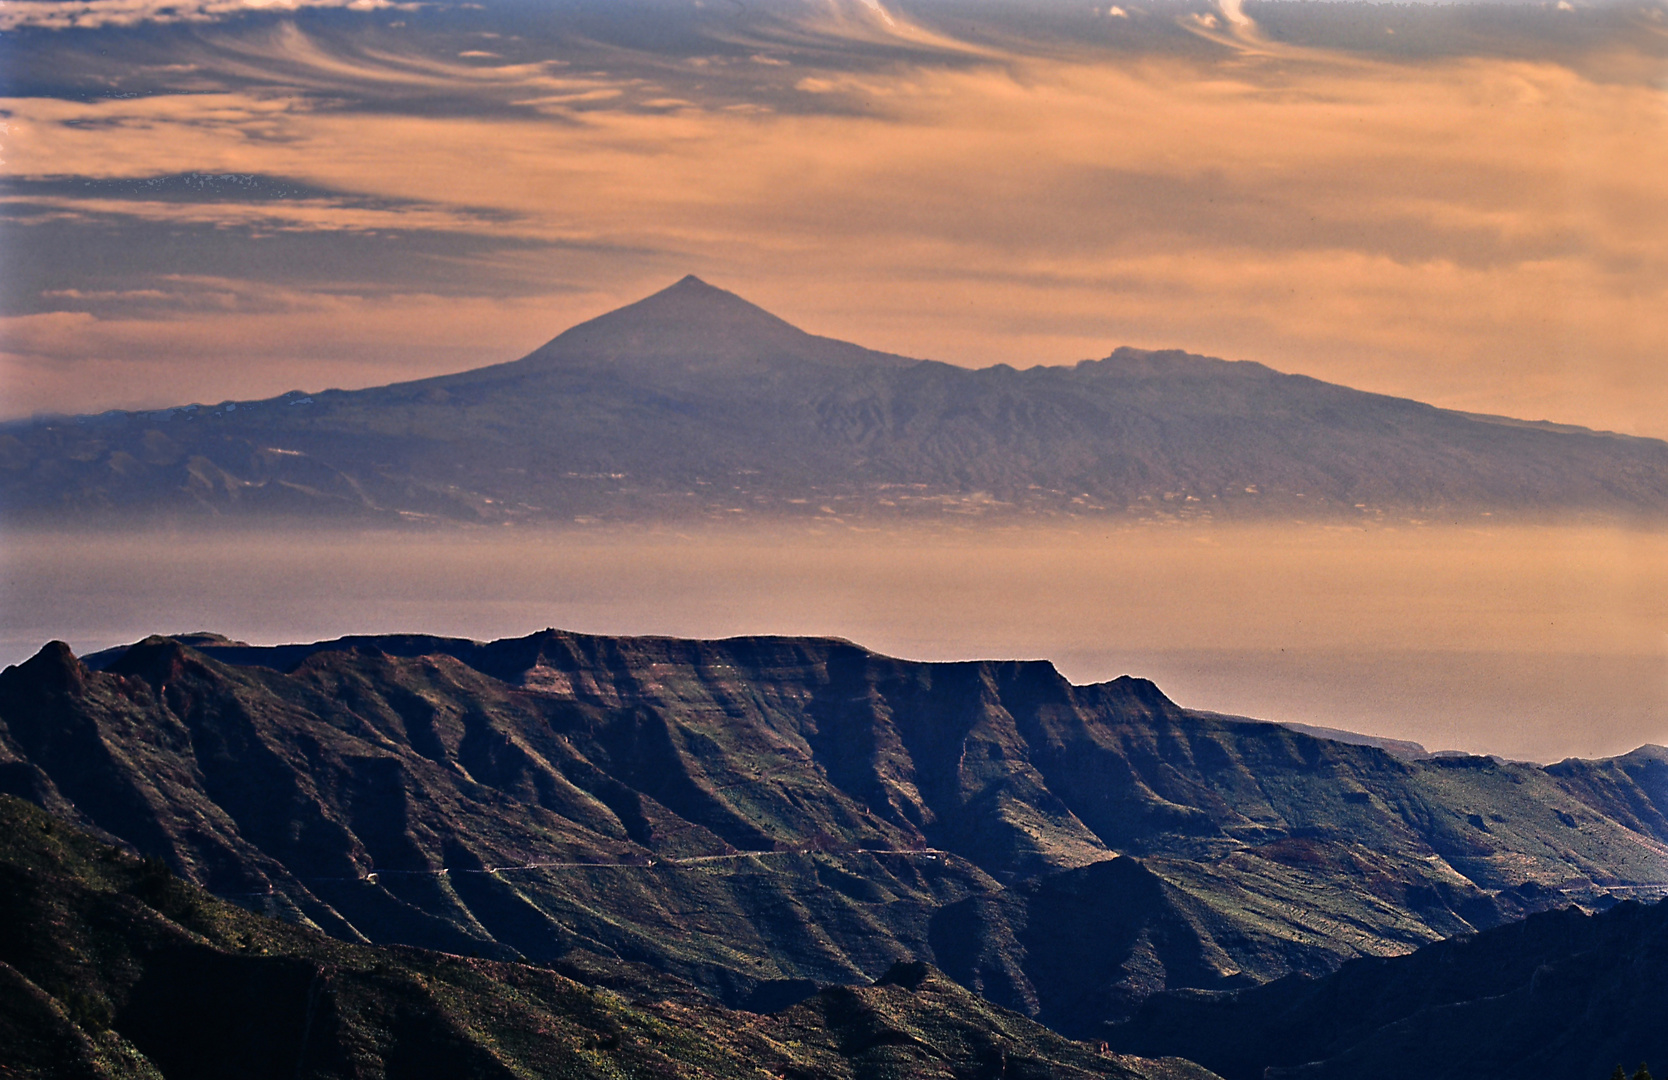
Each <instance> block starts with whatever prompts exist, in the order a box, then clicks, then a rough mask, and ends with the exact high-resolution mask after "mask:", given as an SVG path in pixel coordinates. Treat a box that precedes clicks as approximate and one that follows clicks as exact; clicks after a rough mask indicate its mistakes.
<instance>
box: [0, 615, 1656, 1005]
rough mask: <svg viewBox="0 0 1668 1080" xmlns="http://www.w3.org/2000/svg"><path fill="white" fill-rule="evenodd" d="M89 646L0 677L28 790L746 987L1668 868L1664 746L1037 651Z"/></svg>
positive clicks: (742, 994)
mask: <svg viewBox="0 0 1668 1080" xmlns="http://www.w3.org/2000/svg"><path fill="white" fill-rule="evenodd" d="M92 659H93V667H88V666H87V665H84V664H82V663H81V662H80V661H79V660H77V659H76V658H74V657H73V656H72V655H70V654H69V652H68V650H67V649H65V648H63V647H62V646H61V645H54V646H48V647H47V648H46V649H44V650H43V651H42V652H41V654H40V655H38V656H36V657H35V658H34V659H32V660H30V661H29V662H27V663H25V664H22V665H19V666H17V667H15V668H10V669H7V670H6V672H4V673H3V674H0V758H4V761H0V782H3V783H4V785H5V788H6V790H9V791H12V792H15V793H17V794H21V795H24V796H25V797H28V798H31V799H33V800H34V801H36V802H38V803H40V804H41V805H43V806H50V807H53V808H54V809H56V810H57V811H58V812H60V813H67V814H72V815H74V816H75V817H76V819H77V820H79V821H81V822H84V823H85V824H86V825H88V826H90V827H92V828H95V829H97V830H100V831H101V832H102V834H103V835H106V836H109V837H114V838H120V839H121V840H123V841H125V842H126V843H128V844H130V845H132V846H133V847H134V848H135V849H137V850H139V851H141V852H144V853H146V854H150V855H155V856H158V857H161V858H164V859H166V860H168V862H169V864H170V865H171V866H173V867H174V868H175V869H176V870H177V871H178V872H179V873H181V874H182V875H183V876H185V877H187V878H188V879H190V880H192V881H195V882H198V883H200V884H202V885H204V886H206V887H208V888H210V889H211V890H214V891H216V892H218V893H220V894H222V895H225V896H228V897H236V898H238V899H239V902H241V903H244V904H245V905H247V906H251V907H255V908H257V909H260V910H266V911H271V912H274V913H279V914H285V915H287V916H288V917H291V918H305V919H308V920H311V921H312V922H313V923H315V924H317V925H318V926H320V927H322V928H324V929H326V930H328V931H329V932H331V933H333V934H336V935H337V936H340V937H343V938H346V939H350V940H371V941H377V942H398V943H405V944H413V945H422V946H426V947H435V948H444V949H447V950H450V951H454V952H471V951H473V952H479V953H481V954H482V955H490V956H497V957H502V958H505V959H516V958H525V959H529V960H533V961H536V962H541V963H556V962H559V961H562V960H563V958H567V959H568V961H569V962H578V960H577V959H576V958H579V957H583V956H587V955H594V956H603V957H610V958H615V959H619V960H625V961H630V962H633V963H640V964H644V965H648V967H649V968H651V969H653V970H656V971H661V972H667V973H670V974H673V975H676V976H677V977H679V978H682V979H686V980H689V981H690V982H692V983H694V984H696V985H699V986H701V987H703V988H705V989H706V990H707V991H708V992H710V993H712V994H714V995H717V996H718V997H720V998H721V999H723V1000H725V1001H728V1002H730V1003H742V1002H746V1001H749V1000H758V1001H766V1000H780V995H782V994H785V993H791V988H792V987H794V986H800V985H803V981H804V980H809V981H812V982H818V983H830V982H842V983H859V982H863V981H867V980H868V979H872V978H874V977H877V976H878V975H880V974H881V973H883V972H884V971H885V970H886V969H887V968H888V967H889V966H890V965H891V964H892V963H894V962H896V961H900V960H914V959H924V960H930V961H932V962H934V963H936V964H938V965H939V966H940V967H942V968H943V969H944V970H946V971H947V972H948V973H949V974H950V975H951V976H953V977H954V978H956V979H958V980H959V981H960V982H962V983H963V984H964V985H966V986H969V987H973V988H976V989H978V990H979V991H980V992H981V993H984V994H985V995H986V996H987V997H989V998H990V999H991V1000H993V1001H996V1002H998V1003H1000V1004H1003V1005H1007V1006H1009V1007H1012V1008H1016V1009H1019V1010H1021V1011H1023V1012H1026V1013H1027V1014H1029V1015H1033V1016H1037V1017H1039V1018H1041V1019H1043V1020H1045V1021H1046V1022H1048V1023H1051V1024H1054V1025H1056V1026H1057V1027H1059V1028H1060V1029H1061V1030H1066V1031H1071V1032H1078V1033H1083V1034H1091V1033H1093V1032H1094V1031H1096V1030H1098V1029H1099V1027H1100V1025H1101V1024H1102V1023H1104V1022H1105V1021H1107V1020H1109V1019H1117V1018H1121V1017H1123V1016H1126V1015H1128V1014H1129V1012H1130V1011H1131V1010H1132V1009H1133V1008H1135V1007H1136V1005H1138V1004H1139V1002H1140V1001H1141V1000H1142V998H1144V997H1145V996H1146V995H1147V994H1149V993H1151V992H1153V991H1154V990H1157V989H1162V988H1166V987H1176V986H1192V987H1200V988H1207V989H1215V988H1224V987H1233V986H1238V985H1243V984H1246V983H1249V982H1256V981H1261V980H1266V979H1271V978H1276V977H1279V976H1281V975H1284V974H1286V973H1288V972H1290V971H1307V972H1313V973H1319V972H1324V971H1327V970H1330V969H1331V968H1332V967H1334V966H1335V965H1336V964H1337V963H1338V962H1339V961H1340V960H1342V959H1344V958H1347V957H1350V956H1355V955H1362V954H1390V953H1398V952H1405V951H1407V950H1409V949H1412V948H1414V947H1416V946H1418V945H1421V944H1423V943H1425V942H1428V941H1432V940H1434V939H1436V938H1439V937H1443V936H1447V935H1450V934H1454V933H1459V932H1466V931H1470V930H1473V929H1478V928H1482V927H1487V926H1492V925H1495V924H1496V923H1498V922H1500V921H1501V920H1502V919H1503V918H1505V917H1507V916H1510V915H1514V914H1519V913H1521V912H1523V911H1525V910H1532V909H1535V908H1537V907H1542V906H1546V905H1548V904H1552V903H1555V902H1558V901H1559V900H1560V899H1561V898H1563V897H1565V896H1577V897H1594V896H1596V895H1598V894H1599V893H1601V892H1603V891H1605V890H1608V889H1612V888H1617V887H1636V886H1649V887H1655V886H1659V885H1664V884H1668V858H1665V854H1668V848H1665V847H1664V840H1668V829H1665V828H1664V827H1663V825H1662V821H1663V818H1662V807H1663V801H1662V800H1663V794H1664V793H1663V790H1662V788H1661V785H1659V784H1657V783H1656V780H1657V776H1656V770H1655V767H1654V766H1653V765H1652V764H1651V762H1652V761H1654V760H1655V759H1654V758H1652V757H1651V756H1650V754H1649V753H1645V752H1642V754H1640V755H1633V756H1630V758H1625V759H1618V761H1617V762H1614V763H1567V764H1566V765H1563V766H1558V767H1554V768H1551V769H1541V768H1538V767H1534V766H1527V765H1515V764H1507V763H1499V762H1495V761H1492V760H1490V759H1483V758H1475V759H1455V760H1449V759H1438V760H1434V761H1430V762H1409V761H1404V760H1400V759H1397V758H1395V757H1392V756H1391V755H1389V754H1386V753H1384V752H1382V751H1380V750H1377V749H1374V748H1372V747H1363V746H1353V745H1348V744H1345V743H1341V742H1335V741H1330V740H1325V739H1317V738H1313V737H1311V736H1308V735H1305V734H1301V733H1298V732H1294V731H1290V730H1288V729H1285V728H1282V727H1279V726H1276V725H1271V724H1260V723H1255V722H1248V721H1232V720H1224V719H1221V718H1213V717H1206V716H1201V715H1197V714H1192V713H1189V712H1187V711H1186V710H1183V709H1180V708H1178V707H1177V706H1175V705H1174V704H1173V703H1172V702H1170V701H1169V700H1168V699H1166V698H1165V697H1164V696H1163V695H1162V694H1161V693H1160V692H1159V691H1158V690H1157V689H1156V688H1155V687H1153V686H1152V685H1151V684H1150V683H1147V682H1145V681H1143V680H1139V679H1131V678H1123V679H1119V680H1116V681H1114V682H1110V683H1105V684H1099V685H1094V686H1073V685H1071V684H1070V683H1068V682H1067V681H1066V680H1065V679H1063V678H1062V677H1061V676H1060V675H1059V674H1058V673H1057V672H1056V671H1055V670H1054V669H1053V668H1052V666H1050V665H1048V664H1046V663H1039V662H1007V661H1002V662H969V663H955V664H923V663H915V662H911V661H904V660H897V659H893V658H889V657H884V656H878V655H876V654H873V653H870V652H868V651H866V650H863V649H861V648H859V647H857V646H855V645H852V644H850V643H847V642H841V641H832V640H820V639H792V638H739V639H732V640H727V641H706V642H703V641H681V640H674V639H666V638H604V637H590V636H585V635H577V634H569V633H563V632H559V631H546V632H544V633H540V634H535V635H532V636H530V637H527V638H521V639H514V640H507V641H499V642H492V643H487V644H481V643H476V642H469V641H459V640H453V639H443V638H433V637H423V636H403V637H386V638H359V639H351V638H350V639H343V640H341V641H336V642H325V643H319V644H316V645H306V646H281V647H273V648H256V647H250V646H241V645H236V644H234V643H229V642H225V641H217V640H214V639H201V640H198V641H197V643H196V645H195V647H194V646H191V645H186V644H183V643H181V642H180V641H175V640H172V639H167V638H150V639H147V640H145V641H143V642H140V643H139V644H138V645H135V646H133V647H131V648H129V649H126V650H118V651H114V652H113V653H111V654H106V655H101V656H99V657H95V658H92ZM94 668H100V669H102V670H94ZM1653 815H1654V816H1653ZM1084 942H1088V943H1091V944H1090V945H1089V946H1088V947H1083V945H1082V944H1081V943H1084ZM772 995H776V996H775V997H773V996H772Z"/></svg>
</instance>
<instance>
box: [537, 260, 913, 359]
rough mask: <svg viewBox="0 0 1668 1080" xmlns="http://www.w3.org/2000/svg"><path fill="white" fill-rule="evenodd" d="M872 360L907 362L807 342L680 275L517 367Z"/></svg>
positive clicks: (731, 297) (733, 298)
mask: <svg viewBox="0 0 1668 1080" xmlns="http://www.w3.org/2000/svg"><path fill="white" fill-rule="evenodd" d="M877 360H881V361H885V362H890V363H893V364H898V363H905V362H908V361H906V360H905V359H904V358H902V357H893V356H888V355H886V354H883V353H875V352H871V351H870V350H868V349H864V348H861V347H860V346H857V345H851V344H848V343H846V342H841V341H835V340H833V339H831V338H824V337H817V336H816V335H813V334H807V333H806V332H805V331H803V330H801V329H799V328H798V327H797V326H794V325H793V324H791V323H789V322H787V321H786V320H784V319H781V318H778V317H777V316H775V315H772V314H771V313H770V312H768V311H766V310H765V309H764V308H761V307H759V306H758V305H757V304H753V303H750V302H748V301H747V300H743V299H742V298H741V297H739V296H737V295H736V294H735V293H733V292H730V291H728V290H726V289H720V288H718V287H716V286H713V285H709V284H707V283H706V282H705V281H702V280H701V279H700V278H698V277H696V276H695V275H694V274H688V275H685V276H684V277H683V278H682V279H680V280H679V281H678V282H676V283H675V284H673V285H670V286H668V287H667V288H664V289H662V290H660V291H659V292H657V293H654V294H653V295H651V296H647V297H645V298H643V299H642V300H639V301H637V302H636V303H633V304H627V305H626V306H625V307H622V308H617V309H615V310H613V311H610V312H608V313H607V314H605V315H599V316H597V317H596V318H594V319H591V320H589V321H587V322H583V323H580V324H579V325H578V326H574V327H572V328H570V329H568V330H566V331H564V332H563V333H561V334H559V335H557V336H556V337H555V338H553V339H551V340H550V341H549V342H547V343H546V344H545V345H543V346H542V347H540V348H538V349H536V350H534V351H533V352H532V353H530V354H529V355H527V356H526V357H524V358H523V359H522V360H520V361H518V363H520V364H525V365H528V366H533V367H547V366H556V365H561V366H569V365H573V364H575V363H579V364H586V365H599V366H605V367H622V368H630V367H646V366H652V367H654V368H656V369H660V370H664V369H665V368H667V367H668V366H671V367H674V368H682V369H685V370H688V371H690V372H708V373H710V372H713V371H720V370H726V369H728V370H738V371H740V370H756V369H757V368H759V367H760V366H761V365H764V366H770V365H773V364H775V363H778V362H781V361H790V362H794V363H796V364H799V365H803V364H805V363H812V364H829V363H833V364H836V365H839V366H842V367H849V366H851V365H852V364H853V363H854V362H864V361H866V362H868V363H874V362H875V361H877Z"/></svg>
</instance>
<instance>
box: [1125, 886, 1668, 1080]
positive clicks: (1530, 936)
mask: <svg viewBox="0 0 1668 1080" xmlns="http://www.w3.org/2000/svg"><path fill="white" fill-rule="evenodd" d="M1664 973H1668V904H1665V903H1662V902H1657V903H1655V904H1651V905H1645V904H1639V903H1635V902H1632V901H1629V902H1626V903H1623V904H1620V905H1618V906H1617V907H1614V908H1611V909H1610V910H1608V911H1605V912H1602V913H1600V914H1596V915H1591V914H1588V913H1586V912H1584V911H1582V910H1580V909H1579V908H1575V907H1568V908H1563V909H1560V910H1556V911H1548V912H1542V913H1539V914H1535V915H1531V916H1529V917H1528V918H1527V919H1525V920H1523V921H1521V922H1516V923H1512V924H1510V925H1507V926H1502V927H1498V928H1495V929H1492V930H1486V931H1484V932H1482V933H1480V934H1475V935H1465V936H1463V937H1458V938H1454V939H1452V940H1448V941H1441V942H1437V943H1435V944H1431V945H1427V946H1425V947H1424V948H1422V949H1419V950H1418V951H1417V952H1414V953H1412V954H1410V955H1407V956H1398V957H1385V958H1371V959H1359V960H1352V961H1349V962H1348V963H1346V964H1345V965H1344V966H1343V967H1342V968H1341V969H1339V970H1338V971H1337V972H1335V973H1333V974H1331V975H1328V976H1326V977H1324V978H1321V979H1305V978H1302V977H1298V976H1292V977H1288V978H1284V979H1280V980H1278V981H1276V982H1273V983H1269V984H1268V985H1266V986H1259V987H1255V988H1252V989H1248V990H1243V991H1238V992H1235V993H1227V994H1201V993H1192V994H1165V995H1159V996H1157V997H1154V998H1151V999H1149V1000H1148V1001H1147V1002H1146V1004H1145V1005H1143V1006H1142V1008H1141V1011H1140V1012H1139V1013H1138V1014H1137V1015H1136V1017H1135V1018H1134V1019H1132V1020H1130V1021H1129V1022H1128V1023H1125V1024H1122V1025H1118V1026H1116V1027H1114V1028H1113V1029H1111V1031H1110V1032H1109V1034H1108V1038H1109V1039H1110V1040H1111V1043H1112V1045H1113V1046H1115V1047H1117V1048H1119V1049H1122V1050H1125V1051H1126V1052H1127V1051H1130V1050H1132V1049H1133V1048H1136V1047H1140V1048H1143V1050H1144V1052H1147V1053H1153V1052H1163V1053H1174V1054H1180V1055H1184V1056H1186V1057H1188V1058H1189V1059H1190V1060H1193V1061H1197V1062H1200V1063H1202V1064H1205V1065H1208V1066H1210V1067H1212V1068H1214V1069H1216V1070H1218V1071H1219V1072H1220V1073H1221V1074H1222V1075H1223V1076H1224V1077H1227V1078H1228V1080H1264V1078H1268V1080H1296V1078H1299V1077H1301V1078H1304V1080H1327V1078H1333V1077H1337V1078H1344V1077H1348V1078H1349V1080H1381V1078H1382V1080H1389V1078H1391V1077H1406V1076H1419V1077H1428V1078H1429V1080H1460V1078H1462V1077H1465V1078H1469V1077H1494V1076H1499V1077H1506V1076H1592V1077H1602V1076H1607V1075H1609V1074H1610V1069H1611V1067H1612V1066H1614V1065H1616V1064H1619V1063H1621V1062H1624V1061H1625V1062H1627V1063H1629V1064H1628V1067H1629V1068H1631V1067H1632V1066H1633V1063H1636V1062H1639V1061H1647V1062H1649V1063H1650V1064H1651V1065H1653V1066H1656V1067H1657V1068H1658V1069H1660V1068H1661V1065H1660V1064H1659V1063H1668V1024H1664V1023H1662V1017H1663V1016H1664V1015H1665V1014H1668V992H1665V991H1664V986H1665V985H1668V983H1665V982H1664V979H1663V975H1664ZM1158 1048H1163V1049H1162V1051H1159V1050H1158Z"/></svg>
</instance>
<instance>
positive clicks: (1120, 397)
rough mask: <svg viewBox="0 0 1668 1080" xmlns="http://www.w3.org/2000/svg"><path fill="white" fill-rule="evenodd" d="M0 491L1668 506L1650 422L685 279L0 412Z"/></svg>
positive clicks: (802, 511) (970, 510)
mask: <svg viewBox="0 0 1668 1080" xmlns="http://www.w3.org/2000/svg"><path fill="white" fill-rule="evenodd" d="M0 514H3V515H4V516H5V518H6V520H7V521H8V522H11V523H13V524H19V523H24V522H31V521H33V522H37V523H55V524H63V523H71V522H78V523H87V522H100V521H124V522H130V521H133V520H166V519H174V518H180V517H187V518H193V517H201V516H205V515H208V516H216V517H230V518H234V519H256V520H273V519H278V518H291V519H302V520H320V519H326V520H346V521H355V522H379V521H380V522H398V521H431V522H433V521H461V522H487V523H499V522H517V521H523V522H558V523H572V522H574V521H575V520H578V521H581V522H591V521H619V520H645V519H653V520H699V519H712V520H719V521H737V520H751V519H755V518H761V517H763V518H781V517H789V518H793V517H813V518H817V517H821V518H838V519H842V520H844V519H850V518H858V519H864V520H892V519H904V520H918V519H933V518H943V517H946V516H948V517H950V518H951V519H956V518H958V517H963V516H965V515H969V514H975V515H981V516H985V517H992V516H994V517H1003V516H1008V517H1014V516H1019V517H1036V516H1042V517H1075V516H1083V515H1095V516H1106V515H1121V516H1130V517H1136V518H1146V519H1158V518H1217V519H1223V518H1227V519H1243V518H1270V517H1273V518H1292V517H1298V518H1308V519H1313V518H1316V517H1322V518H1327V517H1333V518H1335V517H1345V518H1354V519H1360V518H1363V517H1365V518H1368V519H1375V518H1378V517H1380V516H1391V517H1396V516H1410V517H1415V518H1420V517H1427V516H1430V515H1434V514H1442V515H1445V516H1451V517H1458V518H1469V517H1474V516H1476V515H1483V514H1488V515H1497V516H1545V515H1548V514H1554V515H1558V516H1569V515H1586V516H1598V517H1604V518H1612V519H1614V518H1624V519H1637V518H1646V519H1651V520H1656V519H1661V518H1662V517H1664V516H1665V515H1668V443H1663V442H1661V441H1658V440H1653V439H1641V438H1630V437H1624V436H1619V435H1611V434H1605V433H1599V432H1593V431H1587V430H1584V429H1580V428H1573V427H1565V426H1559V425H1553V424H1546V423H1529V422H1524V421H1517V420H1509V419H1504V418H1501V417H1488V416H1476V415H1471V414H1464V413H1457V412H1451V411H1445V410H1441V409H1436V408H1433V407H1431V406H1428V405H1423V404H1420V403H1419V402H1415V401H1408V400H1404V399H1399V398H1391V397H1385V396H1382V395H1377V394H1369V393H1363V392H1361V391H1357V390H1351V389H1349V388H1347V387H1343V386H1336V385H1332V384H1328V383H1323V382H1318V381H1316V380H1314V379H1311V378H1307V377H1303V376H1296V375H1284V374H1281V373H1279V372H1276V371H1273V370H1271V369H1269V368H1266V367H1264V366H1262V365H1260V364H1255V363H1248V362H1239V363H1228V362H1225V361H1221V360H1214V359H1209V358H1206V357H1201V356H1192V355H1188V354H1185V353H1181V352H1173V351H1172V352H1144V351H1141V350H1135V349H1127V348H1126V349H1119V350H1117V351H1116V352H1114V353H1112V354H1111V355H1110V356H1108V357H1107V358H1106V359H1104V360H1098V361H1085V362H1083V363H1081V364H1078V365H1076V366H1075V367H1034V368H1031V369H1029V370H1023V371H1021V370H1015V369H1014V368H1011V367H1007V366H1005V365H1004V366H998V367H993V368H986V369H983V370H977V371H975V370H968V369H965V368H960V367H955V366H952V365H949V364H942V363H935V362H931V361H918V360H910V359H907V358H905V357H900V356H894V355H890V354H886V353H878V352H872V351H870V350H867V349H863V348H860V347H859V346H856V345H850V344H846V343H844V342H839V341H833V340H830V339H827V338H820V337H815V336H812V335H810V334H806V333H804V332H802V331H800V330H798V329H796V328H794V327H793V326H790V325H789V324H787V323H785V322H783V321H782V320H781V319H778V318H776V317H775V316H773V315H770V314H769V313H767V312H765V311H763V310H761V309H759V308H757V307H755V306H753V305H752V304H749V303H747V302H746V301H745V300H742V299H741V298H740V297H737V296H735V295H733V294H731V293H728V292H724V291H723V290H720V289H716V288H713V287H712V286H710V285H707V284H706V283H704V282H702V281H699V280H698V279H696V278H693V277H689V278H685V279H684V280H682V281H680V282H678V283H677V284H676V285H673V286H672V287H670V288H668V289H666V290H664V291H662V292H660V293H657V294H655V295H654V296H651V297H649V298H647V299H645V300H642V301H639V302H638V303H635V304H631V305H629V306H627V307H624V308H621V309H619V310H617V311H614V312H611V313H609V314H607V315H603V316H601V317H600V318H597V319H593V320H591V321H589V322H586V323H582V324H580V325H579V326H576V327H574V328H572V329H570V330H568V331H567V332H566V333H563V334H561V335H560V336H558V337H557V338H555V339H554V340H552V341H551V342H549V343H548V344H546V345H544V346H543V347H541V348H539V349H537V350H535V351H534V352H533V353H531V354H529V355H528V356H526V357H524V358H522V359H520V360H517V361H514V362H512V363H507V364H499V365H496V366H493V367H486V368H481V369H479V370H475V371H467V372H463V373H461V374H457V375H448V376H444V377H440V378H433V379H424V380H421V381H417V382H410V383H400V384H397V385H393V386H385V387H378V388H373V389H367V390H355V391H336V390H333V391H328V392H324V393H317V394H312V395H308V394H303V393H300V392H296V393H291V394H287V395H284V396H283V397H279V398H273V399H270V400H266V401H241V402H223V403H221V404H220V405H217V406H213V407H207V406H197V405H188V406H184V407H181V408H176V409H162V410H156V411H151V412H111V413H105V414H102V415H99V416H90V417H75V418H45V419H38V420H32V421H23V422H13V423H10V424H6V425H4V426H0Z"/></svg>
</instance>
